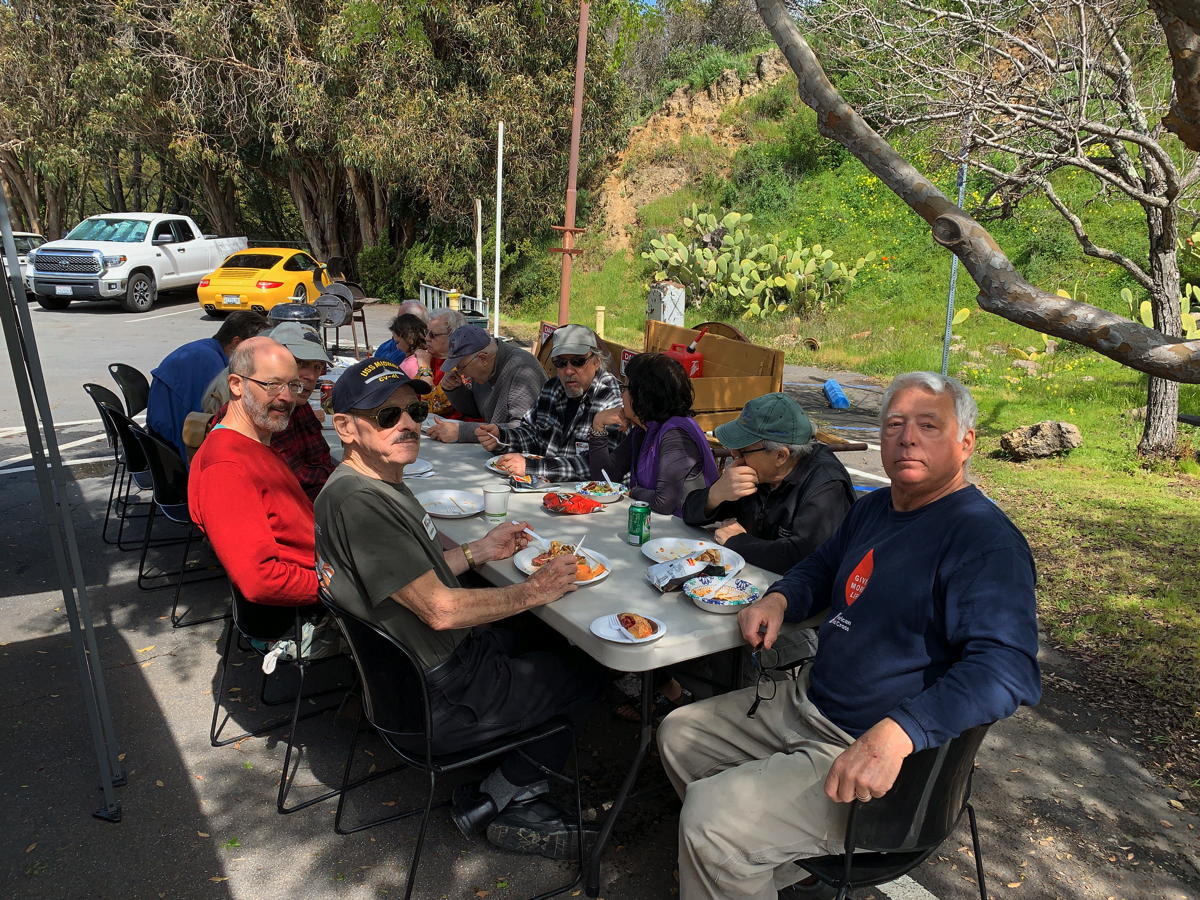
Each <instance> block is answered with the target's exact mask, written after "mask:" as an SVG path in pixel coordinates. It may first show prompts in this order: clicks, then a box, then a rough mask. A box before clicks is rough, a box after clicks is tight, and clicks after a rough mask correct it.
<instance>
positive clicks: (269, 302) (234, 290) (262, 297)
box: [196, 247, 330, 316]
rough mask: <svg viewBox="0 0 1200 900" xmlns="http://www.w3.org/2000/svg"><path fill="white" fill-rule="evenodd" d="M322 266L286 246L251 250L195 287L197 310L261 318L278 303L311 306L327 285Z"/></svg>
mask: <svg viewBox="0 0 1200 900" xmlns="http://www.w3.org/2000/svg"><path fill="white" fill-rule="evenodd" d="M329 281H330V279H329V275H328V273H327V272H326V265H325V263H320V262H317V261H316V260H315V259H313V258H312V257H311V256H309V255H308V254H307V253H305V252H304V251H303V250H296V249H294V248H290V247H251V248H250V249H249V250H242V251H240V252H238V253H235V254H233V256H231V257H229V258H228V259H226V260H225V262H223V263H222V264H221V267H220V268H219V269H217V270H216V271H215V272H213V273H211V274H210V275H206V276H205V277H204V278H203V279H201V281H200V284H199V285H198V286H197V287H196V298H197V299H198V300H199V301H200V308H201V309H203V310H204V311H205V312H207V313H208V314H209V315H212V316H223V315H225V314H226V313H231V312H236V311H237V310H239V309H252V310H254V311H255V312H260V313H263V314H264V315H265V314H266V313H268V312H269V311H270V310H271V307H273V306H275V305H276V304H279V303H312V302H313V300H315V299H316V297H317V295H318V294H319V293H321V287H322V286H324V285H327V284H329Z"/></svg>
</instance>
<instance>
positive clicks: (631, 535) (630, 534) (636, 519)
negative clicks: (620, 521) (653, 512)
mask: <svg viewBox="0 0 1200 900" xmlns="http://www.w3.org/2000/svg"><path fill="white" fill-rule="evenodd" d="M625 540H626V541H627V542H628V543H630V544H633V545H634V546H635V547H640V546H641V545H642V544H644V543H646V541H648V540H650V504H649V503H646V502H645V501H644V500H633V501H631V502H630V504H629V527H628V528H627V529H626V531H625Z"/></svg>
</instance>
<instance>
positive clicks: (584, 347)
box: [550, 325, 599, 356]
mask: <svg viewBox="0 0 1200 900" xmlns="http://www.w3.org/2000/svg"><path fill="white" fill-rule="evenodd" d="M597 349H599V348H598V347H597V345H596V335H595V333H594V332H593V331H592V329H590V328H586V327H584V326H583V325H564V326H562V327H561V328H559V329H558V330H557V331H555V332H554V337H553V338H552V339H551V344H550V355H551V356H572V355H576V354H583V353H595V352H596V350H597Z"/></svg>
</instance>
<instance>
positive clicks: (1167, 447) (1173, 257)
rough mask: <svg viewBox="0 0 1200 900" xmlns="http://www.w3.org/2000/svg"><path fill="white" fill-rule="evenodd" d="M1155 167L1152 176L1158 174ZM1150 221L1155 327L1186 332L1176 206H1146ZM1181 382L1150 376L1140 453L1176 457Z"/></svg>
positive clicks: (1171, 332) (1174, 333)
mask: <svg viewBox="0 0 1200 900" xmlns="http://www.w3.org/2000/svg"><path fill="white" fill-rule="evenodd" d="M1154 174H1155V173H1154V172H1153V170H1151V177H1154ZM1146 224H1147V226H1148V233H1149V235H1150V274H1151V277H1152V278H1153V280H1154V290H1153V292H1152V293H1151V295H1150V308H1151V309H1152V310H1153V314H1154V327H1155V328H1156V329H1158V331H1160V332H1162V333H1163V334H1165V335H1169V336H1172V337H1176V336H1179V335H1181V334H1183V323H1182V322H1181V320H1180V317H1179V255H1178V251H1177V250H1176V246H1177V241H1178V237H1179V233H1178V230H1179V229H1178V224H1177V219H1176V215H1175V209H1174V207H1167V208H1166V209H1157V208H1155V207H1152V206H1150V207H1146ZM1178 416H1179V384H1178V383H1177V382H1174V381H1166V380H1164V379H1162V378H1154V377H1151V379H1150V386H1149V389H1148V391H1147V395H1146V422H1145V424H1144V426H1143V428H1142V439H1141V440H1140V441H1139V442H1138V453H1139V454H1141V455H1142V456H1155V457H1162V458H1172V459H1173V458H1174V457H1175V453H1176V450H1175V441H1176V439H1177V437H1178V433H1179V429H1178V424H1177V420H1178Z"/></svg>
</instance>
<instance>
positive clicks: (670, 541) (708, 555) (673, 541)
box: [642, 537, 746, 575]
mask: <svg viewBox="0 0 1200 900" xmlns="http://www.w3.org/2000/svg"><path fill="white" fill-rule="evenodd" d="M642 555H643V556H646V557H649V558H650V559H652V560H654V561H655V562H656V563H658V562H670V561H671V560H673V559H684V558H687V559H694V560H695V561H696V562H698V563H700V562H705V563H712V564H713V565H717V566H724V567H725V574H726V575H730V574H732V573H734V572H740V571H742V568H743V567H744V566H745V565H746V560H745V559H744V558H743V557H742V554H740V553H738V552H737V551H736V550H730V549H729V548H728V547H722V546H721V545H720V544H714V543H712V541H695V540H692V539H690V538H672V537H664V538H654V539H653V540H649V541H646V543H644V544H642Z"/></svg>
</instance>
